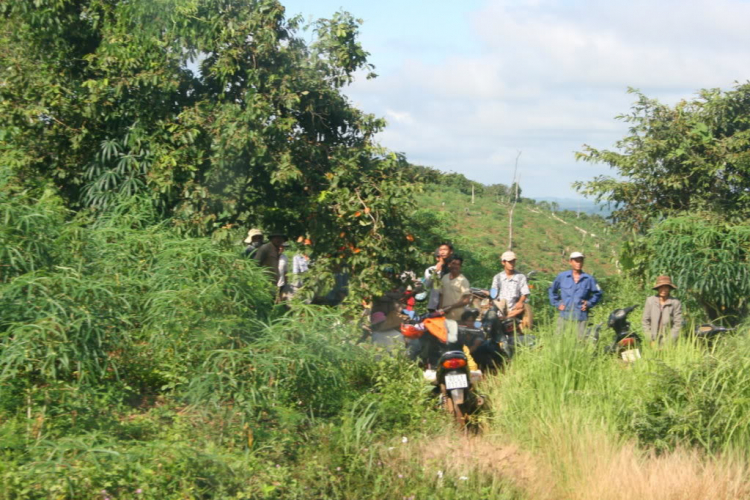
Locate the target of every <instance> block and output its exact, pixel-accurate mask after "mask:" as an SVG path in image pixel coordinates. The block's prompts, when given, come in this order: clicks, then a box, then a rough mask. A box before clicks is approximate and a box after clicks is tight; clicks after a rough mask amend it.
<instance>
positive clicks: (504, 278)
mask: <svg viewBox="0 0 750 500" xmlns="http://www.w3.org/2000/svg"><path fill="white" fill-rule="evenodd" d="M500 261H501V262H502V264H503V270H502V271H501V272H499V273H497V274H496V275H495V277H494V278H492V288H496V289H497V290H498V292H499V294H498V297H497V300H496V302H495V303H496V305H497V306H498V309H500V314H502V315H503V316H506V317H509V318H512V317H514V316H518V315H519V314H523V310H524V303H525V302H526V300H527V299H528V297H529V295H531V290H529V284H528V282H527V280H526V276H524V275H523V274H521V273H519V272H516V254H515V253H513V252H510V251H508V252H505V253H503V255H502V256H501V257H500Z"/></svg>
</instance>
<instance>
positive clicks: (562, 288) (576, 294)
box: [549, 252, 602, 338]
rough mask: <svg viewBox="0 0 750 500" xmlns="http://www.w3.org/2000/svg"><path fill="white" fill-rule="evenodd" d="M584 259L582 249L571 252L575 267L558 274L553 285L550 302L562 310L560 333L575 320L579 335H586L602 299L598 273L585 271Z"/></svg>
mask: <svg viewBox="0 0 750 500" xmlns="http://www.w3.org/2000/svg"><path fill="white" fill-rule="evenodd" d="M583 259H584V256H583V254H582V253H581V252H573V253H572V254H570V267H571V270H570V271H563V272H561V273H560V274H558V275H557V278H555V281H554V283H552V286H551V287H550V288H549V301H550V304H552V305H553V306H555V307H557V309H558V310H559V311H560V316H559V317H558V318H557V333H561V332H562V331H563V330H564V329H565V328H566V326H567V325H571V324H573V325H575V327H576V328H577V330H578V337H579V338H583V336H584V335H585V332H586V322H587V321H588V319H589V310H590V309H591V308H592V307H594V306H595V305H596V304H598V303H599V301H600V300H601V299H602V290H601V288H599V285H598V284H597V283H596V280H595V279H594V277H593V276H591V275H590V274H586V273H584V272H583Z"/></svg>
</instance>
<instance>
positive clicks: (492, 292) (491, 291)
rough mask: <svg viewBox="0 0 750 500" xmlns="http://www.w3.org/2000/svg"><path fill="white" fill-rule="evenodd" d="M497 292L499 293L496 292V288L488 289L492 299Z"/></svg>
mask: <svg viewBox="0 0 750 500" xmlns="http://www.w3.org/2000/svg"><path fill="white" fill-rule="evenodd" d="M499 294H500V293H499V292H498V290H497V288H493V289H491V290H490V298H491V299H492V300H495V299H496V298H497V296H498V295H499Z"/></svg>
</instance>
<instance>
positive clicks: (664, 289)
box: [245, 229, 682, 343]
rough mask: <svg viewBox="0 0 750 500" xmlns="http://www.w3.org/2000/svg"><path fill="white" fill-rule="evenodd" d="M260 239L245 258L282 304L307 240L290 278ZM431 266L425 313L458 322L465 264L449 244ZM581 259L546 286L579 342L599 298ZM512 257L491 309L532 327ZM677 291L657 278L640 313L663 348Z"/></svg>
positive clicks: (396, 295)
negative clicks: (261, 271)
mask: <svg viewBox="0 0 750 500" xmlns="http://www.w3.org/2000/svg"><path fill="white" fill-rule="evenodd" d="M264 237H265V235H264V234H263V232H262V231H260V230H259V229H251V230H250V231H248V234H247V238H246V239H245V244H247V247H246V248H245V256H247V257H250V258H253V259H255V260H256V262H257V263H258V265H259V266H261V267H264V268H267V269H268V270H269V271H270V276H271V279H272V280H273V283H274V284H275V285H276V287H277V289H278V294H277V300H278V301H282V300H285V299H288V298H290V297H292V296H293V295H294V294H295V293H296V291H297V290H299V288H300V287H301V286H302V283H303V279H304V274H305V273H306V272H307V271H308V269H309V266H310V257H309V254H308V251H307V250H308V249H309V246H310V240H309V239H306V238H305V237H300V238H299V239H298V240H297V248H296V252H295V254H294V256H293V258H292V266H291V274H292V278H291V279H289V278H288V274H289V257H288V253H289V249H290V247H291V246H292V245H291V244H290V243H289V242H288V241H287V237H286V235H285V234H283V233H281V232H271V233H269V234H268V239H269V241H267V242H266V241H264ZM434 257H435V264H434V265H432V266H430V267H428V268H427V269H426V270H425V272H424V279H423V280H422V281H423V283H424V288H425V290H428V291H429V297H428V302H427V309H428V310H429V311H440V312H442V313H443V314H445V317H446V318H449V319H453V320H456V321H460V319H461V315H462V314H463V312H464V310H465V308H466V306H468V305H469V303H470V301H471V297H472V294H471V285H470V283H469V280H468V279H467V278H466V277H465V276H464V275H463V274H462V268H463V262H464V259H463V257H461V256H460V255H458V254H456V253H455V252H454V249H453V245H451V244H450V243H442V244H441V245H440V246H438V248H437V249H436V251H435V254H434ZM584 261H585V256H584V255H583V253H581V252H573V253H571V254H570V258H569V264H570V269H569V270H567V271H563V272H561V273H560V274H558V275H557V277H556V278H555V280H554V282H553V283H552V285H551V286H550V287H549V290H548V295H549V302H550V304H551V305H552V306H553V307H555V308H556V309H558V311H559V313H558V318H557V332H558V333H560V332H563V331H565V330H567V329H570V330H575V331H577V333H578V336H579V337H581V338H583V337H584V336H585V334H586V325H587V323H588V319H589V314H590V312H591V309H593V308H594V307H595V306H596V305H597V304H598V303H599V302H600V301H601V299H602V290H601V288H600V287H599V284H598V283H597V282H596V279H595V278H594V277H593V276H592V275H590V274H588V273H585V272H584V271H583V265H584ZM516 262H517V257H516V254H515V253H514V252H512V251H507V252H504V253H503V254H502V255H501V256H500V263H501V265H502V271H500V272H499V273H497V274H496V275H495V276H494V277H493V278H492V284H491V286H490V288H492V289H496V290H497V291H498V296H497V299H496V300H495V305H496V306H497V307H498V313H499V314H501V315H502V316H504V317H508V318H512V317H518V319H522V320H523V323H522V326H523V327H524V328H528V327H530V326H531V324H532V323H531V316H532V313H531V308H530V307H529V304H528V299H529V296H530V294H531V291H530V289H529V284H528V280H527V278H526V276H525V275H523V274H521V273H519V272H518V271H516ZM412 278H413V279H415V278H416V276H412ZM676 288H677V287H676V286H675V285H674V284H673V283H672V280H671V279H670V277H669V276H659V277H658V278H657V280H656V283H655V285H654V287H653V289H654V290H656V291H657V294H656V295H655V296H652V297H649V298H648V299H647V300H646V304H645V306H644V310H643V319H642V327H643V331H644V333H645V334H647V335H648V336H649V337H650V339H651V340H652V341H658V342H659V343H662V342H663V341H664V340H665V339H666V338H668V337H671V338H672V339H673V340H676V339H677V337H678V336H679V332H680V328H681V327H682V305H681V303H680V301H679V300H677V299H675V298H673V297H671V292H672V291H673V290H675V289H676ZM403 299H404V293H403V291H402V290H395V291H394V292H393V293H390V294H385V295H384V296H382V297H380V298H378V299H376V300H375V301H374V303H373V304H372V306H371V307H370V308H369V309H370V311H371V322H372V324H373V325H380V326H381V327H385V328H392V327H393V326H395V324H394V325H391V324H389V322H388V320H389V319H392V322H395V323H397V322H398V321H399V320H398V318H397V314H398V312H400V310H398V308H396V307H394V304H395V303H396V302H398V301H399V300H403ZM406 300H407V301H411V302H408V303H407V307H406V308H407V309H411V310H413V308H414V298H413V295H409V294H406Z"/></svg>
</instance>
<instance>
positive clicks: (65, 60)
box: [0, 0, 418, 293]
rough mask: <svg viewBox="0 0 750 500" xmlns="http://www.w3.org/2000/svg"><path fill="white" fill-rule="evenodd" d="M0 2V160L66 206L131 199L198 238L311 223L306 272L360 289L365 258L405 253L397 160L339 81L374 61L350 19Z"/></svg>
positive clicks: (409, 186) (84, 2)
mask: <svg viewBox="0 0 750 500" xmlns="http://www.w3.org/2000/svg"><path fill="white" fill-rule="evenodd" d="M0 15H1V16H2V19H3V27H2V28H0V47H1V48H2V50H0V81H2V84H0V161H2V162H4V163H5V164H6V165H10V166H11V167H12V168H13V169H14V171H15V172H16V173H17V174H18V176H19V177H21V178H24V179H27V180H31V179H38V180H42V181H49V182H52V183H54V185H55V186H57V188H58V190H59V192H60V194H61V196H62V197H63V199H64V200H65V203H66V204H67V205H68V206H69V207H71V208H73V209H76V210H80V209H91V210H94V211H103V210H107V209H108V208H110V207H112V206H113V205H115V204H117V203H118V200H119V199H121V198H123V197H126V198H127V197H132V196H135V195H139V196H146V197H148V198H149V199H150V200H151V201H152V203H153V204H154V206H155V207H156V208H158V209H159V210H160V211H161V213H162V214H163V216H164V217H167V218H171V219H172V220H173V221H174V223H175V224H176V225H177V226H178V227H179V228H181V229H182V230H183V231H185V232H189V233H192V234H207V233H212V232H214V231H216V230H219V229H222V228H223V229H227V228H232V227H247V226H250V225H261V226H264V227H266V228H269V229H283V230H285V231H287V232H288V233H289V234H290V235H298V234H308V235H309V236H310V237H311V238H312V240H313V242H314V245H315V251H316V252H317V253H318V254H319V255H320V256H321V257H322V258H321V259H320V260H319V262H320V266H318V269H321V268H323V267H325V268H327V269H329V270H333V269H341V268H342V267H346V268H348V269H349V270H350V271H351V275H352V276H353V277H356V279H355V281H354V283H353V290H354V291H357V290H360V291H363V293H364V290H365V289H369V288H370V287H371V285H370V284H369V283H368V281H367V280H371V282H376V283H377V282H378V279H379V278H378V276H379V273H377V272H375V271H368V269H371V268H374V266H376V265H379V264H392V263H393V262H394V261H396V260H397V261H398V263H399V264H402V265H403V266H404V267H405V266H408V265H409V264H410V263H413V262H415V260H416V259H417V257H418V252H417V250H416V248H415V247H413V246H412V245H411V240H412V239H413V236H412V235H411V232H412V229H411V228H410V227H409V224H411V223H410V222H408V215H409V212H410V210H411V206H412V202H411V200H412V198H413V196H412V195H413V192H414V187H413V183H410V182H406V181H405V173H404V168H403V167H404V165H405V162H404V160H403V158H401V157H399V156H397V155H394V154H391V153H389V152H387V151H385V150H384V149H382V148H380V147H378V145H377V144H375V143H374V142H373V136H374V135H375V134H376V133H377V132H378V131H380V130H382V128H383V126H384V125H385V122H384V121H383V120H381V119H378V118H376V117H374V116H372V115H369V114H366V113H363V112H362V111H360V110H359V109H357V108H355V107H354V106H352V105H351V103H350V102H349V101H348V99H347V98H346V97H345V96H344V95H343V94H342V93H341V88H342V86H344V85H346V84H348V83H350V82H351V81H352V78H353V75H354V73H355V72H357V71H362V70H364V71H366V72H370V71H371V70H372V66H371V65H369V64H368V63H367V55H368V54H367V52H366V51H365V50H364V49H363V48H362V46H361V45H360V43H359V42H358V40H357V35H358V30H359V25H360V21H358V20H356V19H354V18H353V17H352V16H351V15H349V14H347V13H337V14H335V15H334V16H332V17H331V18H329V19H322V20H319V21H317V22H316V23H314V24H313V26H312V29H313V31H314V39H313V41H312V42H311V43H309V44H308V43H306V42H305V40H304V39H303V38H302V37H301V35H300V30H301V29H302V27H301V25H300V19H299V18H293V19H287V18H286V17H285V10H284V7H283V6H282V5H281V4H280V3H279V2H278V1H277V0H129V1H124V0H122V1H116V0H38V1H35V2H3V3H1V4H0ZM381 285H384V283H381ZM377 287H378V286H377V285H376V288H377Z"/></svg>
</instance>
